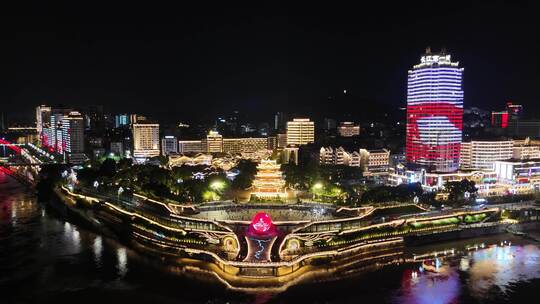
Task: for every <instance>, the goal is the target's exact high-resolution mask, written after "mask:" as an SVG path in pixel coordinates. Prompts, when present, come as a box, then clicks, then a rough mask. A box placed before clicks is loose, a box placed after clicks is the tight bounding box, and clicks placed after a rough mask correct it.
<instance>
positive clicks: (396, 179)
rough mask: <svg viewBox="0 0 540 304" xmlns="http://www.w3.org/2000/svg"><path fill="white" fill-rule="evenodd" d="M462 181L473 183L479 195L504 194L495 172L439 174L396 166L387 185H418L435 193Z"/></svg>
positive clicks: (470, 171) (468, 171)
mask: <svg viewBox="0 0 540 304" xmlns="http://www.w3.org/2000/svg"><path fill="white" fill-rule="evenodd" d="M464 179H466V180H470V181H474V182H475V185H476V187H477V188H478V194H479V195H484V196H488V195H500V194H501V193H502V192H504V187H501V186H500V185H499V184H497V174H496V173H495V171H479V170H463V171H455V172H448V173H439V172H427V171H426V170H424V169H420V170H410V169H407V168H406V167H405V166H401V165H398V166H396V167H395V168H391V169H390V170H389V175H388V179H387V184H388V185H390V186H398V185H401V184H404V183H407V184H411V183H420V184H421V185H422V188H424V189H425V190H427V191H437V190H441V189H444V185H445V184H446V183H448V182H459V181H462V180H464Z"/></svg>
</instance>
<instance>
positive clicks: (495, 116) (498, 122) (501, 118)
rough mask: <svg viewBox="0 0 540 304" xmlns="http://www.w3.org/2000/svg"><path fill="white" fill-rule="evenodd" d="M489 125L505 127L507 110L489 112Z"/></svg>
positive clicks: (506, 125)
mask: <svg viewBox="0 0 540 304" xmlns="http://www.w3.org/2000/svg"><path fill="white" fill-rule="evenodd" d="M491 126H492V127H494V128H503V129H506V128H507V127H508V111H498V112H497V111H493V112H491Z"/></svg>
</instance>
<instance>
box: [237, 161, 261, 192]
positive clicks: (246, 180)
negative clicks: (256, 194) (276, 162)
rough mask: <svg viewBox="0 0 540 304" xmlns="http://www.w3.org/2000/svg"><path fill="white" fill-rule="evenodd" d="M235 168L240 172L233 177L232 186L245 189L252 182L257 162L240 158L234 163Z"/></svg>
mask: <svg viewBox="0 0 540 304" xmlns="http://www.w3.org/2000/svg"><path fill="white" fill-rule="evenodd" d="M236 169H238V171H240V173H239V174H238V175H237V176H236V177H235V179H234V180H233V182H232V187H233V188H234V189H247V188H249V187H250V186H251V184H252V183H253V180H254V179H255V174H257V163H255V162H253V161H250V160H245V159H242V160H240V161H239V162H238V165H236Z"/></svg>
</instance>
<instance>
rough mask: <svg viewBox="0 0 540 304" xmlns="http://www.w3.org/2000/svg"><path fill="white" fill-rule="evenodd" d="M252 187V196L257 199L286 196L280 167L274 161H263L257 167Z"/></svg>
mask: <svg viewBox="0 0 540 304" xmlns="http://www.w3.org/2000/svg"><path fill="white" fill-rule="evenodd" d="M253 187H254V189H255V191H254V192H252V195H255V196H256V197H258V198H279V197H285V196H286V195H287V194H286V192H285V191H284V190H285V180H284V179H283V176H282V173H281V169H280V165H278V164H277V163H276V161H275V160H263V161H261V162H260V163H259V165H257V174H256V175H255V180H254V181H253Z"/></svg>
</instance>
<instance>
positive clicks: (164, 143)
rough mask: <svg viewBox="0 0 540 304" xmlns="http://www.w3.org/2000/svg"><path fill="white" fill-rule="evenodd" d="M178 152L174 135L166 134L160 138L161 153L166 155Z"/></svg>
mask: <svg viewBox="0 0 540 304" xmlns="http://www.w3.org/2000/svg"><path fill="white" fill-rule="evenodd" d="M171 153H178V140H177V139H176V137H175V136H170V135H167V136H165V137H163V138H162V139H161V155H164V156H168V155H169V154H171Z"/></svg>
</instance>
